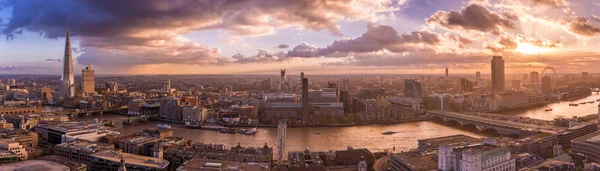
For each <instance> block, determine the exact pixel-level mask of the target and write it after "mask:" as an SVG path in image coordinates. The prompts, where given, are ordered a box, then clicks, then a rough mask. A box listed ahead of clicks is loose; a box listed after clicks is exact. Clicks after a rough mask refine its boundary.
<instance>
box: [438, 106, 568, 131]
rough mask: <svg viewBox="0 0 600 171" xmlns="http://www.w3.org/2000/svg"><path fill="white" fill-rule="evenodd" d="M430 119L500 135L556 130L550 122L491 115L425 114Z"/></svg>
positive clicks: (439, 111) (440, 111) (443, 112)
mask: <svg viewBox="0 0 600 171" xmlns="http://www.w3.org/2000/svg"><path fill="white" fill-rule="evenodd" d="M427 113H428V115H429V116H430V117H431V118H439V119H442V120H443V121H444V123H446V122H450V121H454V122H457V123H459V124H460V126H465V125H474V126H475V127H476V128H477V129H478V130H479V131H485V130H489V129H492V130H495V131H496V132H498V133H500V134H502V135H511V134H512V135H519V136H527V135H534V134H538V133H542V132H546V133H555V132H557V130H558V128H557V127H555V126H554V125H552V122H551V121H544V120H538V119H532V118H526V117H525V118H524V117H516V116H505V115H498V114H491V113H457V112H450V111H442V110H432V111H428V112H427Z"/></svg>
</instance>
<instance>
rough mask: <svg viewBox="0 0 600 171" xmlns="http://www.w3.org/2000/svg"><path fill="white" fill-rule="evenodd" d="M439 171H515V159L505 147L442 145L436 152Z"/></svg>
mask: <svg viewBox="0 0 600 171" xmlns="http://www.w3.org/2000/svg"><path fill="white" fill-rule="evenodd" d="M438 167H439V170H443V171H449V170H465V171H467V170H468V171H497V170H506V171H515V170H517V168H516V165H515V159H514V158H512V157H511V155H510V150H509V149H508V148H506V147H499V146H496V145H489V144H481V145H470V146H462V147H455V146H452V145H442V146H440V147H439V151H438Z"/></svg>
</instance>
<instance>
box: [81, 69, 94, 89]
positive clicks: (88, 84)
mask: <svg viewBox="0 0 600 171" xmlns="http://www.w3.org/2000/svg"><path fill="white" fill-rule="evenodd" d="M94 73H95V71H94V69H93V68H92V65H91V64H90V65H88V66H86V67H85V68H84V69H83V70H81V77H82V79H83V81H82V83H81V91H83V94H85V95H91V94H95V93H96V90H95V88H96V82H95V78H94Z"/></svg>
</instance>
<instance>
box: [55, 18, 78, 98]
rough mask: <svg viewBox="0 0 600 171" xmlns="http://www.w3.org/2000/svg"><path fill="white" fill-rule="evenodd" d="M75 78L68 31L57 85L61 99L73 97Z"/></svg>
mask: <svg viewBox="0 0 600 171" xmlns="http://www.w3.org/2000/svg"><path fill="white" fill-rule="evenodd" d="M73 84H75V76H74V72H73V56H72V54H71V39H70V33H69V30H67V35H66V38H65V57H64V59H63V73H62V77H61V81H60V84H59V94H60V96H61V97H62V98H67V97H73V96H75V87H74V86H73Z"/></svg>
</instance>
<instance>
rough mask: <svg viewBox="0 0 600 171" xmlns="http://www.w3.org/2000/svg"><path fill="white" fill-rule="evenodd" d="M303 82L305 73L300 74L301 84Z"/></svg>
mask: <svg viewBox="0 0 600 171" xmlns="http://www.w3.org/2000/svg"><path fill="white" fill-rule="evenodd" d="M302 80H304V72H300V83H302Z"/></svg>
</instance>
